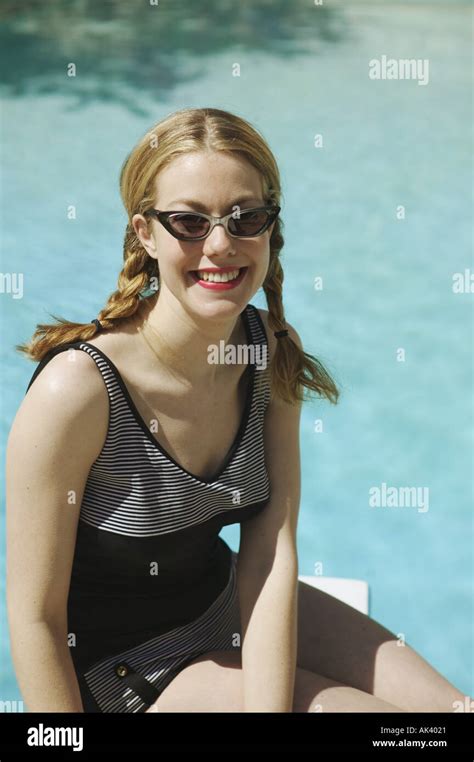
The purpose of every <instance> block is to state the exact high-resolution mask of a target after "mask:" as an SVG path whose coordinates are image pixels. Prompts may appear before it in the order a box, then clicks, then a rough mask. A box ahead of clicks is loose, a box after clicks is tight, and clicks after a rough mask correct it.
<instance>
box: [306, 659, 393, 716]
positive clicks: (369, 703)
mask: <svg viewBox="0 0 474 762" xmlns="http://www.w3.org/2000/svg"><path fill="white" fill-rule="evenodd" d="M293 711H294V712H403V711H404V710H403V709H401V708H400V707H398V706H395V705H394V704H390V703H388V702H386V701H383V700H381V699H378V698H376V697H375V696H372V694H370V693H365V691H361V690H359V689H358V688H353V687H352V686H350V685H343V684H342V683H338V682H336V681H335V680H331V679H330V678H329V677H325V676H324V675H320V674H317V673H315V672H310V671H309V670H306V669H301V668H299V667H298V668H297V670H296V676H295V692H294V702H293Z"/></svg>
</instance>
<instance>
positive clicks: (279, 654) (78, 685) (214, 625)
mask: <svg viewBox="0 0 474 762" xmlns="http://www.w3.org/2000/svg"><path fill="white" fill-rule="evenodd" d="M120 185H121V193H122V198H123V201H124V204H125V207H126V210H127V213H128V219H129V223H128V225H127V229H126V235H125V244H124V266H123V269H122V271H121V273H120V275H119V278H118V288H117V290H116V291H114V293H112V295H111V296H110V298H109V300H108V302H107V304H106V306H105V307H104V309H103V310H102V311H101V312H100V313H99V315H98V318H95V319H93V320H92V321H91V322H90V323H85V324H79V323H71V322H68V321H65V320H58V321H57V322H56V324H52V325H39V326H38V327H37V330H36V332H35V334H34V336H33V338H32V340H31V341H30V342H29V343H27V344H24V345H21V346H19V347H18V349H19V350H21V351H22V352H24V353H26V354H27V355H28V356H29V357H30V358H32V359H33V360H35V361H39V366H38V367H37V368H36V371H35V373H34V374H33V376H32V378H31V381H30V383H29V385H28V389H27V394H26V395H25V398H24V400H23V401H22V404H21V406H20V408H19V410H18V412H17V415H16V417H15V420H14V422H13V425H12V428H11V431H10V436H9V440H8V453H7V505H8V557H7V561H8V579H7V584H8V611H9V622H10V632H11V642H12V654H13V659H14V664H15V669H16V672H17V677H18V682H19V685H20V688H21V691H22V693H23V697H24V701H25V703H26V705H27V707H28V709H29V711H33V712H36V711H65V712H74V711H85V712H146V711H154V710H159V711H186V712H187V711H203V712H213V711H229V712H242V711H261V712H270V711H275V712H292V711H293V712H308V711H319V710H323V711H346V712H352V711H361V712H378V711H387V712H390V711H399V712H401V711H429V710H435V711H453V702H454V701H456V700H458V699H461V700H462V699H463V697H462V696H461V694H460V693H459V691H457V690H456V689H455V688H454V687H453V686H452V685H450V684H449V683H448V682H447V681H446V680H445V679H444V678H443V677H442V676H441V675H440V674H439V673H438V672H436V671H435V670H434V669H433V668H431V667H430V666H429V665H428V664H427V663H426V662H425V661H424V660H423V659H422V658H421V657H420V656H418V655H417V654H416V653H415V652H414V651H413V650H412V649H411V648H410V647H409V646H406V647H404V648H400V647H399V646H398V642H397V638H396V636H395V635H394V634H393V633H391V632H389V631H388V630H386V629H385V628H384V627H383V626H381V625H380V624H378V623H377V622H375V621H373V620H371V619H369V618H368V617H366V616H364V615H363V614H360V613H359V612H357V611H356V610H355V609H353V608H351V607H350V606H347V605H345V604H344V603H341V602H340V601H338V600H336V599H334V598H332V597H331V596H329V595H327V594H325V593H322V592H320V591H318V590H315V589H314V588H312V587H309V586H307V585H305V584H303V583H301V582H299V581H298V562H297V549H296V527H297V518H298V509H299V498H300V461H299V419H300V411H301V403H302V401H303V399H304V392H305V391H306V392H316V393H318V394H319V396H324V397H326V398H327V399H328V400H329V401H331V402H333V403H336V402H337V398H338V390H337V388H336V386H335V384H334V382H333V380H332V379H331V378H330V376H329V375H328V373H327V372H326V371H325V369H324V368H323V367H322V365H321V364H320V363H319V362H318V361H317V359H316V358H314V357H312V356H311V355H308V354H306V353H305V352H304V350H303V347H302V344H301V340H300V337H299V335H298V333H297V331H296V330H295V328H293V326H291V325H290V324H288V323H286V321H285V315H284V308H283V303H282V282H283V271H282V266H281V262H280V258H279V255H280V251H281V249H282V246H283V237H282V222H281V219H280V217H279V213H280V206H279V203H280V195H281V189H280V179H279V173H278V169H277V165H276V162H275V159H274V157H273V155H272V153H271V151H270V149H269V148H268V146H267V144H266V143H265V141H264V139H263V138H262V136H261V135H260V134H259V133H258V132H257V131H256V130H255V129H254V128H253V127H252V126H251V125H250V124H248V123H247V122H246V121H244V120H243V119H241V118H239V117H237V116H235V115H233V114H230V113H227V112H224V111H221V110H218V109H211V108H206V109H187V110H183V111H180V112H177V113H175V114H172V115H171V116H169V117H168V118H166V119H165V120H164V121H162V122H160V123H158V124H157V125H155V126H154V127H153V128H152V129H151V130H150V131H149V132H148V133H147V134H146V135H145V136H144V137H143V139H142V140H140V141H139V143H138V144H137V145H136V147H135V148H134V149H133V151H132V152H131V153H130V155H129V156H128V157H127V160H126V161H125V164H124V166H123V168H122V173H121V178H120ZM260 287H263V290H264V292H265V295H266V299H267V304H268V311H266V310H262V309H257V308H256V307H255V306H253V305H252V304H251V299H252V297H253V296H254V295H255V294H256V292H257V291H258V290H259V289H260ZM236 522H237V523H239V524H240V525H241V539H240V547H239V553H238V554H236V553H233V552H232V551H231V550H230V548H229V546H228V545H227V544H226V543H225V542H224V541H223V540H222V538H220V537H219V532H220V530H221V528H222V527H223V526H224V525H227V524H231V523H236Z"/></svg>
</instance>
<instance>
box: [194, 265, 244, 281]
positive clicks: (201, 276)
mask: <svg viewBox="0 0 474 762" xmlns="http://www.w3.org/2000/svg"><path fill="white" fill-rule="evenodd" d="M246 269H247V268H246V267H235V268H234V269H232V270H212V271H210V270H191V274H192V275H193V276H194V278H195V279H196V280H202V281H205V282H206V283H231V282H232V281H233V280H237V278H238V277H239V275H241V274H243V271H244V270H246Z"/></svg>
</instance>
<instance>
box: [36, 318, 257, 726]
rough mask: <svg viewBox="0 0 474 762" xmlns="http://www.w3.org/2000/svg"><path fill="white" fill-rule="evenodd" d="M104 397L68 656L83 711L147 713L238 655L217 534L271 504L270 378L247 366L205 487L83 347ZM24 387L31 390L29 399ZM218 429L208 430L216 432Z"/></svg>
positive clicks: (234, 604)
mask: <svg viewBox="0 0 474 762" xmlns="http://www.w3.org/2000/svg"><path fill="white" fill-rule="evenodd" d="M242 318H243V320H244V325H245V329H246V333H247V342H248V344H249V345H254V346H257V345H260V350H261V351H262V352H266V351H267V349H268V346H267V336H266V333H265V328H264V325H263V322H262V320H261V317H260V314H259V312H258V310H257V309H256V307H254V306H253V305H252V304H249V305H247V307H246V308H245V310H244V311H243V312H242ZM66 349H74V350H83V351H85V352H87V353H88V354H89V355H90V357H92V359H93V360H94V362H95V363H96V365H97V368H98V370H99V372H100V373H101V375H102V378H103V380H104V383H105V385H106V388H107V392H108V396H109V425H108V432H107V436H106V440H105V443H104V446H103V448H102V451H101V453H100V455H99V457H98V458H97V459H96V461H95V462H94V463H93V465H92V467H91V469H90V472H89V475H88V478H87V482H86V485H85V491H84V495H83V500H82V504H81V509H80V515H79V523H78V530H77V538H76V547H75V554H74V561H73V568H72V575H71V584H70V590H69V598H68V634H69V646H70V650H71V656H72V659H73V663H74V667H75V670H76V674H77V678H78V682H79V687H80V690H81V695H82V700H83V705H84V711H86V712H144V711H146V709H147V708H148V707H149V706H150V704H152V703H153V702H154V701H155V700H156V699H157V698H158V696H159V695H160V693H161V692H162V691H163V689H164V688H165V687H166V686H167V685H168V684H169V683H170V682H171V680H172V679H173V678H174V677H175V676H176V674H177V673H178V672H179V671H180V670H181V669H183V667H184V666H185V665H186V664H187V663H188V662H190V661H192V660H193V659H195V658H196V657H198V656H199V655H201V654H203V653H206V652H209V651H214V650H229V649H234V648H237V649H240V616H239V605H238V595H237V585H236V562H237V554H236V553H233V552H232V550H231V549H230V547H229V546H228V545H227V543H226V542H224V540H223V539H222V538H221V537H219V532H220V531H221V529H222V527H223V526H225V525H227V524H234V523H240V522H242V521H246V520H247V519H249V518H252V517H253V516H255V515H256V514H257V513H259V511H260V510H261V509H262V508H263V507H264V506H265V505H266V504H267V502H268V499H269V497H270V484H269V478H268V473H267V469H266V466H265V458H264V439H263V423H264V413H265V409H266V407H267V405H268V402H269V399H270V387H269V369H268V367H267V368H265V369H261V368H259V367H258V366H256V365H255V364H251V365H249V367H248V368H247V370H246V371H245V372H246V373H247V372H248V373H249V374H250V377H249V383H248V387H247V389H248V392H247V400H246V404H245V410H244V413H243V417H242V421H241V424H240V427H239V430H238V432H237V435H236V438H235V441H234V443H233V444H232V446H231V448H230V450H229V451H228V453H227V455H226V456H225V458H224V459H223V463H222V466H221V468H220V469H219V472H218V473H217V474H215V475H214V477H213V478H212V479H210V480H205V479H201V478H198V477H196V476H194V475H193V474H191V473H190V472H189V471H187V470H186V469H185V468H183V467H182V466H180V465H179V464H178V463H177V462H176V461H175V460H174V459H173V458H172V457H171V456H170V455H169V454H168V453H167V452H166V450H165V449H164V448H163V447H162V446H161V445H160V444H159V443H158V442H157V440H156V438H155V437H154V435H153V433H152V431H151V430H150V428H148V426H147V424H146V423H145V421H144V420H143V418H142V417H141V416H140V414H139V412H138V410H137V408H136V407H135V405H134V403H133V400H132V398H131V396H130V394H129V392H128V390H127V387H126V386H125V383H124V381H123V379H122V377H121V375H120V373H119V371H118V370H117V368H116V367H115V365H114V364H113V362H112V361H111V360H110V359H109V358H108V357H107V356H106V355H105V354H104V352H102V350H99V349H97V348H96V347H94V346H93V345H91V344H88V343H87V342H84V341H78V342H74V343H68V344H62V345H59V346H58V347H55V348H54V349H53V350H51V352H49V353H48V354H47V355H46V356H45V357H44V358H43V360H42V361H41V363H40V364H39V366H38V367H37V368H36V370H35V373H34V374H33V377H32V379H31V381H30V383H29V385H28V389H29V388H30V386H31V384H32V383H33V381H34V379H35V378H36V376H37V375H38V373H40V372H41V370H42V368H43V367H44V366H45V365H46V364H47V362H49V360H50V359H51V358H52V357H53V356H54V355H55V354H57V353H58V352H62V351H64V350H66ZM28 389H27V391H28ZM210 424H211V422H210Z"/></svg>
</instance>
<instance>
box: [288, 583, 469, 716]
mask: <svg viewBox="0 0 474 762" xmlns="http://www.w3.org/2000/svg"><path fill="white" fill-rule="evenodd" d="M404 635H406V633H405V634H404ZM297 664H298V666H299V667H301V668H302V669H306V670H309V671H311V672H316V673H317V674H323V675H327V676H328V677H330V678H331V679H332V680H336V681H337V682H340V683H343V684H344V685H352V686H353V687H355V688H358V689H359V690H361V691H364V692H365V693H370V694H372V695H373V696H376V697H377V698H379V699H382V700H384V701H388V702H390V703H393V704H396V705H397V706H401V707H403V708H404V709H407V710H408V711H413V712H430V711H433V712H452V711H453V706H455V704H454V702H455V701H458V700H462V699H463V698H464V697H463V695H462V694H461V692H460V691H458V690H457V688H455V686H453V685H451V683H449V682H448V680H446V678H445V677H443V675H441V674H440V673H439V672H438V671H437V670H436V669H435V668H434V667H432V666H431V665H430V664H429V663H428V662H427V661H426V660H425V659H424V658H423V657H422V656H421V655H420V654H418V653H417V652H416V651H415V650H414V649H413V648H411V647H410V646H409V645H407V643H406V642H405V640H404V637H397V635H395V634H394V633H393V632H390V630H388V629H387V628H386V627H384V626H383V625H381V624H379V622H377V621H376V620H374V619H372V618H370V617H368V616H366V614H362V613H361V612H360V611H357V610H356V609H355V608H353V607H352V606H348V605H347V604H346V603H343V602H342V601H340V600H338V599H337V598H334V596H332V595H328V594H327V593H325V592H323V591H322V590H318V589H317V588H314V587H312V586H311V585H307V584H306V583H305V582H302V581H301V580H299V582H298V659H297Z"/></svg>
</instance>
